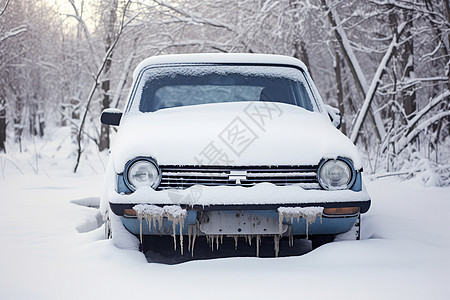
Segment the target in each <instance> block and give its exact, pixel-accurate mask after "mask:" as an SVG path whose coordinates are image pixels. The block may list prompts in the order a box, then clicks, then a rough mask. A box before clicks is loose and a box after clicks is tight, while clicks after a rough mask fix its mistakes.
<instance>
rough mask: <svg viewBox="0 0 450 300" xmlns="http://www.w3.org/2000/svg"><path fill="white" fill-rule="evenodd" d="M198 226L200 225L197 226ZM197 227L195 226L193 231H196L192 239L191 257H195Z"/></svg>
mask: <svg viewBox="0 0 450 300" xmlns="http://www.w3.org/2000/svg"><path fill="white" fill-rule="evenodd" d="M197 226H198V224H197ZM197 226H194V228H193V230H194V234H193V236H194V237H193V238H192V245H191V255H192V257H194V246H195V239H196V238H197Z"/></svg>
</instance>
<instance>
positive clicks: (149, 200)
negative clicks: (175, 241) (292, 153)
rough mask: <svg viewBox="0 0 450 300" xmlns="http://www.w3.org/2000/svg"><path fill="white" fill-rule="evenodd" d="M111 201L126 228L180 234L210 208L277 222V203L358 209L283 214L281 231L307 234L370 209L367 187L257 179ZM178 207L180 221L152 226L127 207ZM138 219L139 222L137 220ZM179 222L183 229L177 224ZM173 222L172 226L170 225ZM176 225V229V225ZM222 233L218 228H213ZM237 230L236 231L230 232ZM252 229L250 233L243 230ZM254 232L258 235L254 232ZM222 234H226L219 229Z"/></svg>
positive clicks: (338, 226)
mask: <svg viewBox="0 0 450 300" xmlns="http://www.w3.org/2000/svg"><path fill="white" fill-rule="evenodd" d="M109 200H110V201H109V206H110V209H111V211H112V212H113V213H114V214H115V215H118V216H119V217H120V218H121V220H122V223H123V224H124V226H125V228H126V229H127V230H128V231H130V232H131V233H133V234H135V235H139V234H143V235H172V234H174V233H175V234H176V235H179V234H180V233H181V234H183V235H187V234H190V233H191V232H192V230H193V227H196V228H197V226H198V225H199V224H201V223H202V218H203V216H204V215H205V214H207V213H208V212H223V213H226V214H251V215H253V216H255V218H256V219H258V218H268V219H271V220H274V221H276V222H277V224H279V223H280V222H279V220H281V219H280V215H279V213H278V209H279V208H281V207H300V208H309V207H320V208H344V207H358V208H359V212H358V213H356V214H351V215H327V214H323V215H322V216H321V218H320V220H319V218H317V219H316V220H315V221H314V222H312V223H310V224H308V222H307V221H306V220H305V219H303V218H299V219H295V218H294V219H293V220H292V219H289V220H287V219H286V218H283V220H282V224H284V225H286V226H287V228H288V229H287V230H285V231H284V232H283V234H284V235H290V236H292V235H295V236H307V235H308V234H311V235H316V234H332V235H334V234H339V233H343V232H347V231H349V230H350V229H351V228H352V226H353V225H354V224H355V222H356V220H357V218H358V216H359V214H360V213H365V212H367V211H368V210H369V208H370V205H371V200H370V197H369V195H368V194H367V192H366V191H365V189H363V190H361V191H351V190H343V191H324V190H305V189H302V188H301V187H298V186H283V187H280V186H275V185H273V184H259V185H256V186H254V187H251V188H244V187H220V186H217V187H208V186H194V187H191V188H188V189H185V190H180V191H178V190H176V191H171V190H166V191H155V190H153V189H151V188H146V187H143V188H140V189H138V190H137V191H135V192H134V193H133V194H129V195H126V194H118V193H116V192H115V191H114V192H112V195H111V194H110V197H109ZM138 204H145V205H156V206H160V207H163V206H166V205H167V206H173V205H175V206H179V207H180V208H182V209H185V210H186V213H187V215H186V218H185V219H184V220H183V223H182V224H181V225H180V223H178V222H175V226H174V224H173V223H174V222H172V221H170V220H168V219H167V218H164V219H162V221H161V223H162V224H158V225H157V226H155V225H154V224H148V222H147V220H145V219H141V220H139V219H138V218H137V217H136V216H127V215H126V214H125V210H127V209H132V208H133V207H135V205H138ZM141 222H142V223H141ZM180 226H182V228H180ZM174 227H175V228H174ZM174 229H175V230H174ZM199 229H201V226H200V227H199ZM197 234H200V235H202V234H211V232H207V233H205V232H202V231H201V230H198V231H197ZM214 234H217V235H221V234H222V233H220V232H217V233H214ZM233 234H234V235H238V234H240V232H238V231H236V232H234V233H232V235H233ZM245 234H252V232H248V231H247V232H245ZM256 234H261V233H260V232H257V233H256ZM222 235H225V233H223V234H222Z"/></svg>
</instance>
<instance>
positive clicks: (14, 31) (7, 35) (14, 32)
mask: <svg viewBox="0 0 450 300" xmlns="http://www.w3.org/2000/svg"><path fill="white" fill-rule="evenodd" d="M25 31H27V26H26V25H21V26H18V27H16V28H13V29H11V30H10V31H8V32H5V33H4V34H3V35H2V36H0V43H2V42H3V41H4V40H6V39H9V38H11V37H14V36H17V35H19V34H21V33H23V32H25Z"/></svg>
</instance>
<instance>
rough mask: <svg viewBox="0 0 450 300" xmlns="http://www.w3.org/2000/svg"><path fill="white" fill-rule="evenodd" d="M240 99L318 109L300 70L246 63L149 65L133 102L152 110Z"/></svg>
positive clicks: (145, 110)
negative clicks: (150, 66) (248, 64)
mask: <svg viewBox="0 0 450 300" xmlns="http://www.w3.org/2000/svg"><path fill="white" fill-rule="evenodd" d="M136 98H137V100H138V101H136ZM238 101H272V102H282V103H286V104H291V105H297V106H300V107H303V108H305V109H307V110H309V111H314V110H315V105H314V103H315V102H314V101H313V100H312V94H311V92H310V91H309V87H308V85H307V83H306V79H305V76H304V75H303V73H302V72H301V71H300V70H298V69H296V68H293V67H282V66H247V65H182V66H178V65H177V66H158V67H152V68H149V69H147V70H146V71H145V73H144V76H142V79H141V82H140V83H139V88H138V93H137V94H136V96H135V100H134V101H133V102H134V104H133V106H138V107H137V109H138V110H139V111H141V112H153V111H157V110H160V109H164V108H171V107H179V106H188V105H198V104H206V103H219V102H238Z"/></svg>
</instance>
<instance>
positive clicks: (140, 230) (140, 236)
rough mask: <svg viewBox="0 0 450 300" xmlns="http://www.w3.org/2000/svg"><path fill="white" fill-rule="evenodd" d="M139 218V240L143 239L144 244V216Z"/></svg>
mask: <svg viewBox="0 0 450 300" xmlns="http://www.w3.org/2000/svg"><path fill="white" fill-rule="evenodd" d="M138 220H139V240H140V241H141V244H142V216H138Z"/></svg>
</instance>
